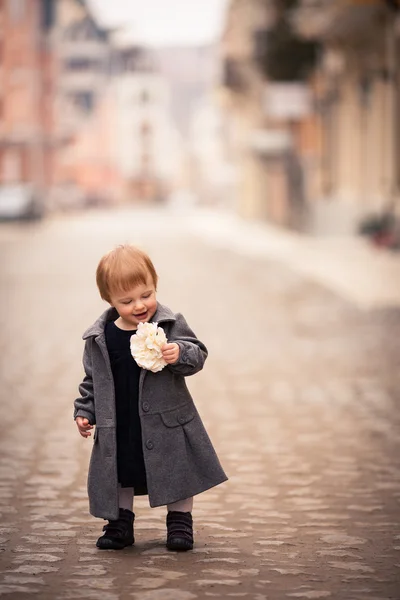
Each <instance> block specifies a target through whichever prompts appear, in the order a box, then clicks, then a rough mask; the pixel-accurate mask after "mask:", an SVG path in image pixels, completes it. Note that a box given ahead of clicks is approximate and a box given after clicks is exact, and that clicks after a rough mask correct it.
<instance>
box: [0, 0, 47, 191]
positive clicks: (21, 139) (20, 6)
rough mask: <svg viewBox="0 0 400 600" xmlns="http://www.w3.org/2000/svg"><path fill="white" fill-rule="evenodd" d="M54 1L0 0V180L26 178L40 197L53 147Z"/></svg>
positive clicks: (22, 181)
mask: <svg viewBox="0 0 400 600" xmlns="http://www.w3.org/2000/svg"><path fill="white" fill-rule="evenodd" d="M54 16H55V0H3V1H2V2H0V182H1V183H11V182H13V183H15V182H20V183H30V184H33V186H34V187H35V189H36V191H37V192H38V194H39V195H40V196H41V197H42V198H43V197H44V196H45V195H46V192H47V190H48V189H49V187H50V185H51V184H52V181H53V171H54V160H55V154H56V150H57V141H56V136H55V120H54V112H53V102H54V82H55V79H56V77H57V64H56V61H55V60H54V54H53V52H52V38H51V30H52V26H53V24H54Z"/></svg>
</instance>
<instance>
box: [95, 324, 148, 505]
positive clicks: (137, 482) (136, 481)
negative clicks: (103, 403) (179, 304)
mask: <svg viewBox="0 0 400 600" xmlns="http://www.w3.org/2000/svg"><path fill="white" fill-rule="evenodd" d="M134 333H135V331H124V330H123V329H120V328H119V327H117V325H115V323H114V322H113V321H110V322H109V323H107V324H106V328H105V336H106V344H107V350H108V354H109V356H110V362H111V369H112V373H113V379H114V388H115V408H116V414H117V467H118V482H119V483H120V484H121V487H133V488H134V489H135V495H144V494H147V493H148V492H147V483H146V469H145V465H144V458H143V448H142V430H141V425H140V417H139V376H140V371H141V369H140V367H139V366H138V365H137V363H136V361H135V360H134V358H133V357H132V355H131V350H130V339H131V336H132V335H133V334H134Z"/></svg>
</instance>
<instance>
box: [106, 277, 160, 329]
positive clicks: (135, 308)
mask: <svg viewBox="0 0 400 600" xmlns="http://www.w3.org/2000/svg"><path fill="white" fill-rule="evenodd" d="M110 304H111V306H114V308H115V309H116V310H117V312H118V314H119V319H117V321H116V324H117V325H118V326H119V327H120V328H121V329H137V326H138V324H139V323H145V322H146V321H150V320H151V319H152V317H153V316H154V314H155V312H156V310H157V299H156V289H155V286H154V283H153V280H152V279H151V277H150V276H148V278H147V281H146V283H145V284H144V283H141V284H139V285H137V286H135V287H133V288H131V289H130V290H128V291H122V292H118V291H117V292H114V293H113V294H112V295H111V302H110Z"/></svg>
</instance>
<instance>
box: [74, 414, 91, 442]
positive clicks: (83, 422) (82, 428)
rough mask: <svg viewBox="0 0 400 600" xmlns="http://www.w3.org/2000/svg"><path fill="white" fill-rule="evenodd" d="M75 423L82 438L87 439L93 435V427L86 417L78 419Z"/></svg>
mask: <svg viewBox="0 0 400 600" xmlns="http://www.w3.org/2000/svg"><path fill="white" fill-rule="evenodd" d="M75 422H76V425H77V427H78V430H79V433H80V434H81V436H82V437H84V438H87V437H89V436H90V435H92V434H91V433H90V429H93V425H91V424H90V423H89V421H88V420H87V419H86V418H85V417H76V419H75Z"/></svg>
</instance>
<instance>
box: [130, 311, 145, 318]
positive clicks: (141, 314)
mask: <svg viewBox="0 0 400 600" xmlns="http://www.w3.org/2000/svg"><path fill="white" fill-rule="evenodd" d="M145 315H147V310H145V311H144V312H142V313H139V314H138V315H133V316H134V317H135V318H136V319H141V318H142V317H144V316H145Z"/></svg>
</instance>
